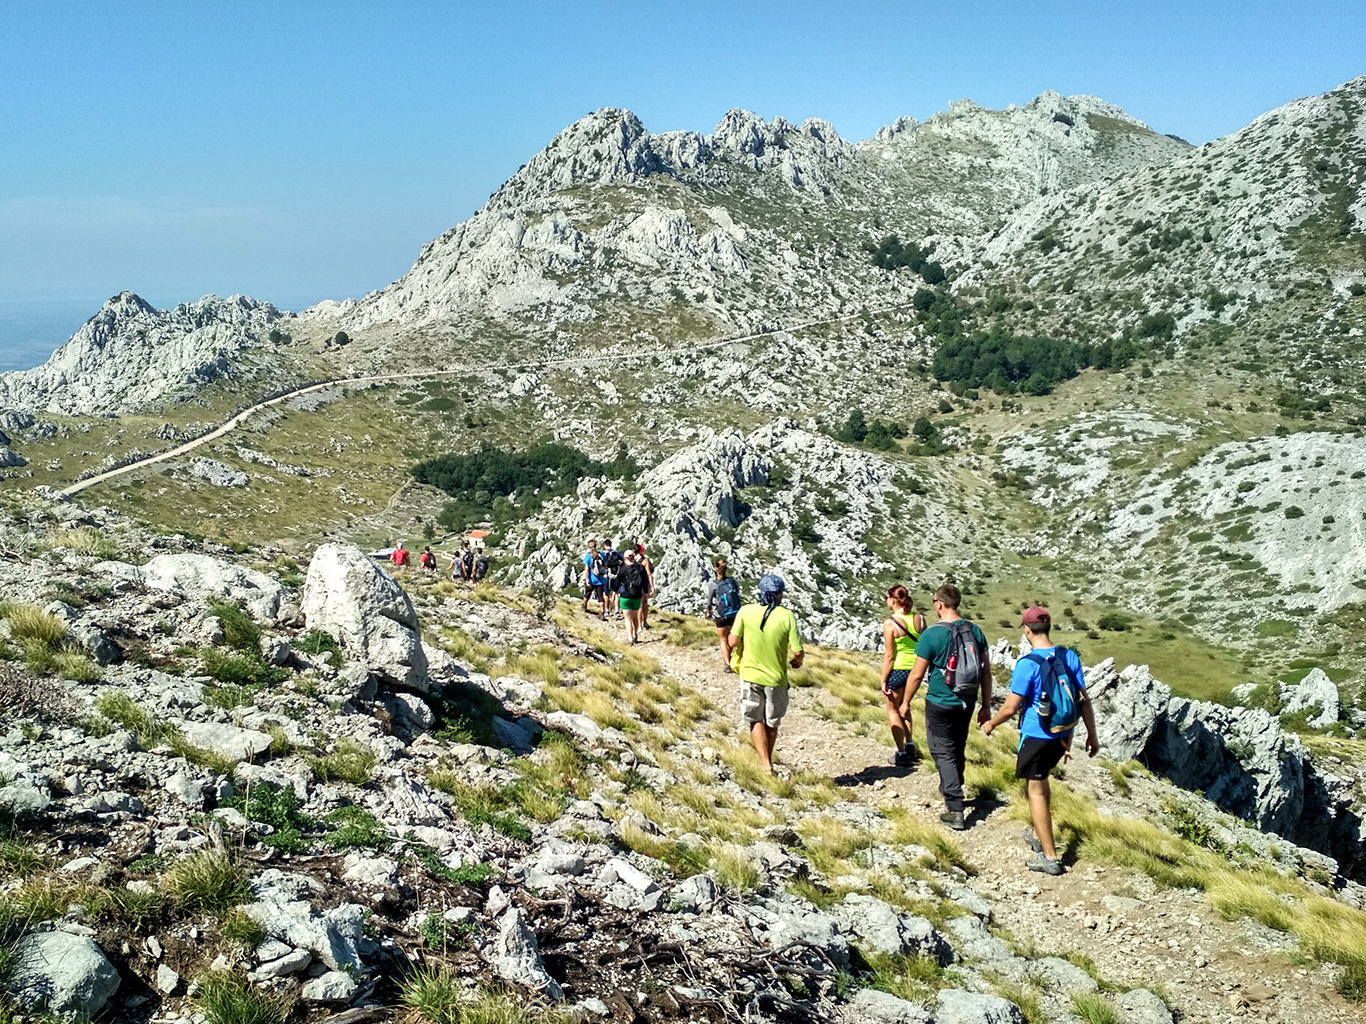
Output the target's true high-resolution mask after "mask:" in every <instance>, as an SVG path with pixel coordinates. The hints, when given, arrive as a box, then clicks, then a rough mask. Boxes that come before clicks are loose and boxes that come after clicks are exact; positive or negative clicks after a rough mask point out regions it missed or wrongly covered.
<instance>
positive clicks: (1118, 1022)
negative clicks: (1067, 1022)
mask: <svg viewBox="0 0 1366 1024" xmlns="http://www.w3.org/2000/svg"><path fill="white" fill-rule="evenodd" d="M1072 1012H1073V1013H1075V1014H1076V1015H1077V1016H1078V1017H1080V1018H1081V1019H1082V1020H1083V1021H1084V1022H1085V1024H1123V1019H1122V1018H1121V1017H1120V1015H1119V1011H1118V1010H1116V1009H1115V1004H1114V1003H1112V1002H1110V1000H1109V999H1108V998H1106V997H1105V996H1103V995H1101V994H1100V993H1099V992H1078V993H1076V994H1075V995H1073V996H1072Z"/></svg>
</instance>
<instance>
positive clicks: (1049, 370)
mask: <svg viewBox="0 0 1366 1024" xmlns="http://www.w3.org/2000/svg"><path fill="white" fill-rule="evenodd" d="M912 301H913V303H914V305H915V308H916V311H917V313H918V314H919V318H920V322H921V324H923V325H924V326H925V328H926V330H928V331H929V332H930V333H931V334H932V335H934V337H935V339H936V347H935V353H934V363H933V372H934V375H935V377H936V378H937V379H938V380H941V381H944V382H946V383H951V384H953V385H954V387H955V390H958V391H966V390H967V389H973V388H983V387H986V388H991V390H993V391H995V392H996V393H997V394H998V395H1014V394H1024V395H1046V394H1048V393H1049V392H1051V391H1052V390H1053V388H1054V387H1056V386H1057V385H1058V384H1059V383H1061V382H1062V381H1065V380H1068V379H1070V378H1072V377H1075V376H1076V375H1077V373H1078V372H1080V371H1081V370H1083V369H1085V368H1086V367H1088V366H1089V367H1095V368H1096V369H1098V370H1122V369H1124V368H1125V367H1127V366H1129V365H1130V364H1131V363H1133V361H1134V360H1135V359H1137V358H1138V357H1139V356H1140V355H1142V354H1143V351H1144V346H1143V345H1142V344H1140V343H1139V342H1136V341H1133V340H1131V339H1129V338H1127V337H1126V338H1121V339H1120V340H1119V341H1113V342H1112V341H1102V342H1099V343H1094V344H1093V343H1090V342H1080V343H1079V342H1073V341H1067V340H1064V339H1060V338H1050V337H1046V336H1041V335H1017V334H1012V333H1011V332H1010V331H1008V330H1007V329H1006V328H1005V327H1004V326H1002V325H1000V324H997V325H994V326H992V327H991V328H990V329H989V330H987V331H973V330H971V329H970V311H969V310H968V309H966V308H965V307H964V306H962V305H960V304H959V303H958V301H957V300H956V299H955V298H954V297H953V295H952V294H950V293H949V292H948V291H945V290H943V289H930V288H921V289H920V290H919V291H917V292H916V293H915V296H914V299H913V300H912ZM1175 330H1176V320H1175V318H1174V317H1173V316H1172V315H1171V314H1170V313H1155V314H1152V315H1151V316H1148V317H1146V318H1145V319H1144V320H1143V322H1142V324H1140V326H1139V330H1138V334H1139V336H1140V337H1142V338H1145V339H1151V341H1152V342H1165V341H1169V340H1170V339H1171V337H1172V334H1173V333H1174V332H1175Z"/></svg>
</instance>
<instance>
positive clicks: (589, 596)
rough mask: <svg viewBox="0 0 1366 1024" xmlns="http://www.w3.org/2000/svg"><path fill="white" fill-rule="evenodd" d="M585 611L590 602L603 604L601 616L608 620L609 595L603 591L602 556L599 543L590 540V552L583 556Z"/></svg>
mask: <svg viewBox="0 0 1366 1024" xmlns="http://www.w3.org/2000/svg"><path fill="white" fill-rule="evenodd" d="M582 561H583V610H584V611H585V612H586V611H588V602H589V601H593V600H597V601H601V602H602V610H601V615H602V617H603V618H604V619H605V618H607V595H606V593H605V592H604V589H603V578H602V574H603V570H602V555H601V554H600V553H599V552H598V542H597V541H596V540H590V541H589V542H588V550H587V551H586V552H585V553H584V556H583V559H582Z"/></svg>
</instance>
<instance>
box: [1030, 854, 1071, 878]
mask: <svg viewBox="0 0 1366 1024" xmlns="http://www.w3.org/2000/svg"><path fill="white" fill-rule="evenodd" d="M1025 867H1027V868H1029V870H1030V871H1039V872H1042V873H1043V874H1045V875H1060V874H1062V861H1059V860H1049V859H1048V858H1047V857H1045V856H1044V855H1043V854H1042V853H1036V854H1034V856H1032V857H1030V858H1029V860H1027V861H1025Z"/></svg>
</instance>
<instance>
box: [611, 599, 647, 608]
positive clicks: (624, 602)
mask: <svg viewBox="0 0 1366 1024" xmlns="http://www.w3.org/2000/svg"><path fill="white" fill-rule="evenodd" d="M642 600H644V599H643V598H639V597H623V598H622V599H621V600H620V601H618V602H617V603H618V604H619V605H621V610H622V611H624V612H638V611H640V602H641V601H642Z"/></svg>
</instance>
